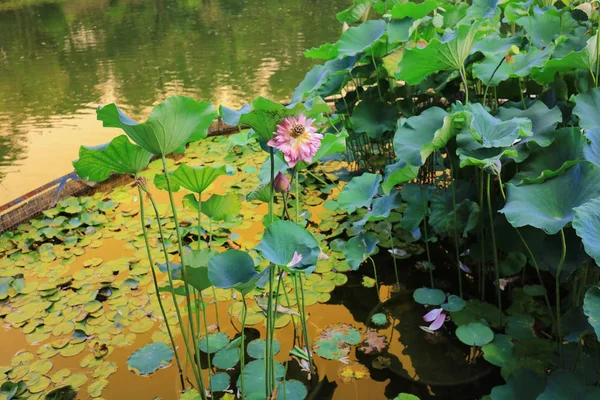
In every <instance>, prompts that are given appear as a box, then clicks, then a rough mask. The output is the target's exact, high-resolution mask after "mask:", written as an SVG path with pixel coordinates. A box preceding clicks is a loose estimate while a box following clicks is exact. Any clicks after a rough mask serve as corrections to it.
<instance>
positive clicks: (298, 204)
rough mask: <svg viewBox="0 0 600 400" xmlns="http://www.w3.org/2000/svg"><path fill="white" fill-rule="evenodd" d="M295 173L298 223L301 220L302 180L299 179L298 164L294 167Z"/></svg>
mask: <svg viewBox="0 0 600 400" xmlns="http://www.w3.org/2000/svg"><path fill="white" fill-rule="evenodd" d="M294 175H296V223H298V222H299V221H300V190H299V187H300V182H299V181H298V166H297V165H296V166H295V167H294ZM305 179H306V178H305Z"/></svg>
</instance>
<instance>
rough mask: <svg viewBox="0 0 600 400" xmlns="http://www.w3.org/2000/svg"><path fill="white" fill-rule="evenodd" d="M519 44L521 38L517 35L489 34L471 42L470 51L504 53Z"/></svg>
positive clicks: (486, 53)
mask: <svg viewBox="0 0 600 400" xmlns="http://www.w3.org/2000/svg"><path fill="white" fill-rule="evenodd" d="M492 1H493V0H492ZM520 44H521V38H520V37H519V36H509V37H502V36H500V35H499V34H490V35H488V36H486V37H484V38H483V39H481V40H478V41H477V42H476V43H475V44H473V49H472V51H473V52H477V51H479V52H482V53H484V54H485V55H488V54H496V53H502V54H503V55H506V53H508V51H509V50H510V48H511V47H512V46H517V47H518V46H519V45H520ZM498 61H500V60H498Z"/></svg>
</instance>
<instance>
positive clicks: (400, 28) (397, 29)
mask: <svg viewBox="0 0 600 400" xmlns="http://www.w3.org/2000/svg"><path fill="white" fill-rule="evenodd" d="M406 4H409V3H406ZM410 4H413V3H410ZM414 22H415V21H414V20H413V19H412V18H403V19H400V20H394V21H390V23H389V25H388V30H387V35H388V42H389V43H404V42H406V41H407V40H408V39H410V35H411V34H412V33H413V31H414V29H415V28H414ZM400 54H401V53H400ZM388 60H389V59H388ZM398 61H399V60H396V62H395V65H394V67H393V71H392V72H391V73H389V72H388V73H389V74H390V77H393V76H394V72H395V70H396V66H397V65H398Z"/></svg>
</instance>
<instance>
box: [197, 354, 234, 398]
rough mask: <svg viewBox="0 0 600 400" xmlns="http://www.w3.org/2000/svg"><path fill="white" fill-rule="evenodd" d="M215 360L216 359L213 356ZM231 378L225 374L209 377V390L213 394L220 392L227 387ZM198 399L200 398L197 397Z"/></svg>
mask: <svg viewBox="0 0 600 400" xmlns="http://www.w3.org/2000/svg"><path fill="white" fill-rule="evenodd" d="M215 358H217V357H216V356H215ZM230 383H231V377H230V376H229V374H228V373H226V372H217V373H216V374H214V375H212V376H211V377H210V390H212V391H213V392H221V391H223V390H225V389H227V388H228V387H229V385H230ZM198 397H200V396H198Z"/></svg>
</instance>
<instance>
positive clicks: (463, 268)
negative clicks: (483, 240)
mask: <svg viewBox="0 0 600 400" xmlns="http://www.w3.org/2000/svg"><path fill="white" fill-rule="evenodd" d="M459 265H460V269H462V270H463V271H464V272H466V273H467V274H472V273H473V272H472V271H471V269H470V268H469V267H467V266H466V265H465V264H463V263H462V262H461V263H460V264H459Z"/></svg>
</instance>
